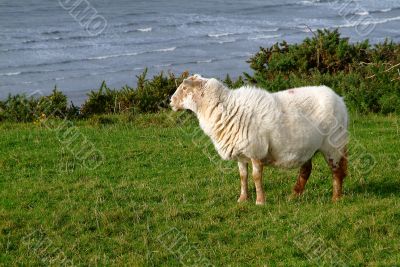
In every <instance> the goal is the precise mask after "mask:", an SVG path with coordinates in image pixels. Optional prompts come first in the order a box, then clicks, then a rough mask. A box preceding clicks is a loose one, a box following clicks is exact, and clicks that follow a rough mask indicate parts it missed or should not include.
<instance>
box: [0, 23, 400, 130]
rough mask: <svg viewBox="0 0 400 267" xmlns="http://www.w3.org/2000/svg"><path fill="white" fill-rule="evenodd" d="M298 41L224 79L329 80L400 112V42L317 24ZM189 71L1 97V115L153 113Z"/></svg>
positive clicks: (286, 83) (234, 84) (365, 103)
mask: <svg viewBox="0 0 400 267" xmlns="http://www.w3.org/2000/svg"><path fill="white" fill-rule="evenodd" d="M313 34H314V36H313V37H312V38H306V39H305V40H304V41H303V42H302V43H299V44H288V43H287V42H285V41H283V42H281V43H276V44H274V45H272V46H271V47H267V48H263V47H261V48H260V51H259V52H258V53H256V54H255V55H254V56H252V57H251V58H250V59H249V61H248V63H249V64H250V67H251V69H252V70H253V71H254V72H253V73H252V74H249V73H244V74H243V75H244V76H243V77H242V76H239V77H238V78H237V79H236V80H233V79H232V78H231V77H230V76H229V74H228V75H227V76H226V78H225V80H224V83H225V84H226V85H227V86H228V87H230V88H238V87H240V86H242V85H244V84H246V83H247V84H254V85H257V86H259V87H262V88H265V89H267V90H268V91H271V92H276V91H280V90H284V89H288V88H292V87H298V86H306V85H322V84H323V85H327V86H329V87H331V88H333V89H334V90H335V91H336V92H337V93H338V94H340V95H342V96H344V98H345V101H346V103H347V105H348V107H349V108H350V109H351V110H353V111H357V112H362V113H368V112H374V113H383V114H387V113H400V44H399V43H394V42H392V41H389V40H386V41H384V42H383V43H380V44H376V45H371V44H369V42H368V40H366V41H363V42H359V43H350V41H349V39H348V38H342V37H341V36H340V33H339V31H338V30H334V31H328V30H318V31H317V32H316V33H313ZM188 76H189V73H188V72H184V73H182V74H181V75H179V76H175V75H174V74H173V73H167V74H164V73H163V72H161V73H160V74H158V75H155V76H153V77H152V79H148V78H147V69H146V70H145V71H144V72H143V73H142V74H141V75H139V76H137V85H136V87H130V86H128V85H126V86H124V87H122V88H121V89H111V88H109V87H108V86H107V84H106V82H105V81H103V83H102V84H101V86H100V88H99V89H98V90H92V91H91V92H90V93H89V94H88V98H87V100H86V101H85V102H84V104H83V105H82V106H81V107H76V106H74V105H73V104H71V105H68V101H67V97H66V96H65V95H64V94H63V93H62V92H60V91H59V90H57V88H55V89H54V90H53V92H52V93H51V94H50V95H49V96H40V97H36V98H35V97H27V96H26V95H14V96H11V95H10V96H9V97H8V98H7V99H6V100H5V101H0V120H10V121H35V120H37V119H38V118H42V117H45V118H48V117H51V118H65V117H66V118H89V117H92V116H94V118H93V121H94V122H96V123H99V124H107V123H109V122H108V120H104V119H103V117H102V116H101V115H107V114H120V113H124V114H128V115H129V116H131V115H134V114H136V113H152V112H158V111H160V110H162V109H165V108H168V100H169V98H170V97H171V95H172V94H173V93H174V92H175V90H176V88H177V86H178V85H179V84H180V83H182V81H183V80H184V79H185V78H186V77H188Z"/></svg>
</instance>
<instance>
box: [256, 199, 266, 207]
mask: <svg viewBox="0 0 400 267" xmlns="http://www.w3.org/2000/svg"><path fill="white" fill-rule="evenodd" d="M264 204H265V200H264V199H263V200H257V201H256V205H260V206H261V205H264Z"/></svg>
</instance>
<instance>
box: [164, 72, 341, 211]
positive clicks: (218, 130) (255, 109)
mask: <svg viewBox="0 0 400 267" xmlns="http://www.w3.org/2000/svg"><path fill="white" fill-rule="evenodd" d="M170 106H171V107H172V109H173V110H174V111H178V110H183V109H187V110H191V111H193V112H194V113H195V114H196V116H197V118H198V120H199V123H200V127H201V128H202V130H203V131H204V133H205V134H206V135H208V136H209V137H210V138H211V140H212V142H213V144H214V146H215V148H216V150H217V152H218V154H219V155H220V156H221V157H222V159H224V160H235V161H237V162H238V167H239V174H240V185H241V190H240V196H239V199H238V202H242V201H246V200H247V198H248V183H247V177H248V165H249V163H251V164H252V176H253V180H254V183H255V188H256V205H262V204H264V203H265V194H264V190H263V187H262V175H263V168H264V165H267V166H276V167H282V168H296V167H300V172H299V174H298V177H297V181H296V184H295V186H294V188H293V192H292V194H291V197H297V196H300V195H301V194H302V193H303V191H304V187H305V185H306V183H307V180H308V178H309V176H310V174H311V170H312V157H313V156H314V154H316V153H317V152H318V151H319V152H321V153H322V154H323V156H324V158H325V160H326V161H327V163H328V165H329V167H330V169H331V171H332V174H333V194H332V200H333V201H334V202H335V201H337V200H339V199H340V198H341V196H342V183H343V179H344V178H345V176H346V172H347V155H346V145H347V143H348V132H347V124H348V114H347V109H346V106H345V104H344V102H343V100H342V98H341V97H340V96H338V95H337V94H336V93H335V92H333V90H332V89H330V88H329V87H326V86H309V87H299V88H293V89H288V90H285V91H280V92H277V93H269V92H267V91H266V90H262V89H259V88H256V87H250V86H244V87H241V88H239V89H236V90H230V89H228V88H227V87H225V86H224V84H223V83H221V82H220V81H218V80H217V79H214V78H210V79H207V78H203V77H201V76H200V75H197V74H196V75H193V76H191V77H188V78H187V79H185V80H184V81H183V82H182V84H181V85H180V86H179V87H178V88H177V90H176V92H175V93H174V94H173V95H172V97H171V102H170Z"/></svg>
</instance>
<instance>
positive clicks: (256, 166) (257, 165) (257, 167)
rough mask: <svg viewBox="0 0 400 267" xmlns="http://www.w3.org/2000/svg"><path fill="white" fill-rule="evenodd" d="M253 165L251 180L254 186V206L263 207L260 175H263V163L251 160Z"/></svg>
mask: <svg viewBox="0 0 400 267" xmlns="http://www.w3.org/2000/svg"><path fill="white" fill-rule="evenodd" d="M251 163H252V164H253V180H254V184H255V186H256V193H257V200H256V205H264V203H265V195H264V189H263V184H262V174H263V167H264V165H263V163H262V162H261V161H260V160H256V159H252V160H251Z"/></svg>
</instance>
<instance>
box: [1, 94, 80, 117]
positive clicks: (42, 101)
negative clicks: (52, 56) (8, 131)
mask: <svg viewBox="0 0 400 267" xmlns="http://www.w3.org/2000/svg"><path fill="white" fill-rule="evenodd" d="M78 115H79V108H77V107H75V106H74V105H73V104H72V105H70V106H68V102H67V97H66V96H65V95H64V94H63V93H62V92H60V91H59V90H58V89H57V88H54V90H53V91H52V93H51V94H50V95H48V96H36V97H35V96H30V97H28V96H26V95H25V94H18V95H14V96H12V95H9V96H8V98H7V99H6V100H5V101H0V121H2V120H8V121H15V122H29V121H35V120H37V119H39V118H49V117H51V118H65V117H70V118H73V117H74V118H75V117H77V116H78Z"/></svg>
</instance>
